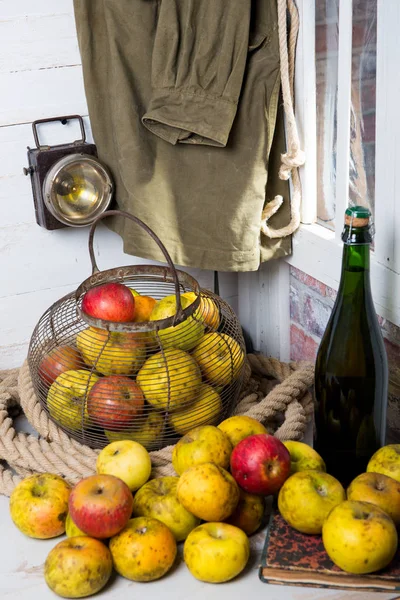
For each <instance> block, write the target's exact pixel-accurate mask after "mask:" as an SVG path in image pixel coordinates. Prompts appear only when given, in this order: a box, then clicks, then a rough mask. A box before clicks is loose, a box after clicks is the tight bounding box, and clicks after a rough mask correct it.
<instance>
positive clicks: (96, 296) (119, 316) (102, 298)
mask: <svg viewBox="0 0 400 600" xmlns="http://www.w3.org/2000/svg"><path fill="white" fill-rule="evenodd" d="M82 310H83V312H85V313H86V314H87V315H89V316H91V317H95V318H96V319H104V320H105V321H117V322H118V323H125V322H126V321H133V317H134V315H135V298H134V297H133V294H132V292H131V291H130V289H129V288H128V287H126V286H125V285H123V284H122V283H105V284H103V285H98V286H96V287H93V288H91V289H90V290H88V291H87V292H86V294H85V295H84V296H83V300H82Z"/></svg>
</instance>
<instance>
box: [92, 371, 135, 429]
mask: <svg viewBox="0 0 400 600" xmlns="http://www.w3.org/2000/svg"><path fill="white" fill-rule="evenodd" d="M143 406H144V395H143V392H142V390H141V389H140V387H139V386H138V384H137V383H136V382H135V381H133V379H130V378H129V377H124V376H123V375H110V376H109V377H102V378H101V379H99V380H98V381H97V382H96V383H95V384H94V386H93V387H92V388H91V390H90V392H89V397H88V401H87V410H88V413H89V415H90V417H91V419H92V421H93V422H94V423H97V425H100V426H101V427H104V428H105V429H109V430H111V431H113V430H120V429H124V428H125V429H129V426H130V425H132V421H133V419H134V418H135V417H138V416H140V415H141V414H142V412H143Z"/></svg>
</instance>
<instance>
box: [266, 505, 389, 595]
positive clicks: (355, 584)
mask: <svg viewBox="0 0 400 600" xmlns="http://www.w3.org/2000/svg"><path fill="white" fill-rule="evenodd" d="M259 575H260V579H261V580H262V581H264V582H265V583H273V584H282V585H297V586H304V587H307V586H309V587H322V588H336V589H344V590H353V591H354V590H365V591H374V592H379V591H381V592H395V591H400V552H399V550H398V551H397V553H396V555H395V557H394V559H393V560H392V562H391V563H390V565H389V566H388V567H386V568H385V569H383V570H382V571H379V572H377V573H371V574H370V575H351V574H349V573H345V572H344V571H342V570H341V569H339V567H337V566H336V565H334V564H333V562H332V561H331V560H330V558H329V556H328V555H327V553H326V552H325V549H324V546H323V543H322V538H321V536H319V535H306V534H304V533H300V532H298V531H296V530H294V529H292V527H290V526H289V525H288V524H287V523H286V522H285V521H284V519H283V518H282V517H281V515H280V514H279V513H278V511H277V510H273V511H272V513H271V516H270V520H269V525H268V529H267V537H266V540H265V544H264V549H263V553H262V559H261V565H260V570H259Z"/></svg>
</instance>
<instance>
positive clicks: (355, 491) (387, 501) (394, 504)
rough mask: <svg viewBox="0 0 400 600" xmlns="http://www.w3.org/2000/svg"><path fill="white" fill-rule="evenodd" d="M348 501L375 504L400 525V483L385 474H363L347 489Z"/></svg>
mask: <svg viewBox="0 0 400 600" xmlns="http://www.w3.org/2000/svg"><path fill="white" fill-rule="evenodd" d="M347 499H348V500H358V501H360V502H370V503H371V504H375V506H379V508H381V509H382V510H384V511H385V512H386V513H387V514H388V515H389V516H390V517H392V519H393V521H394V523H395V524H396V525H400V483H399V482H398V481H396V480H395V479H392V478H391V477H388V476H387V475H383V473H361V475H359V476H358V477H356V478H355V479H353V481H352V482H351V484H350V485H349V487H348V488H347Z"/></svg>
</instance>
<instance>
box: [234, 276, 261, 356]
mask: <svg viewBox="0 0 400 600" xmlns="http://www.w3.org/2000/svg"><path fill="white" fill-rule="evenodd" d="M260 288H261V285H260V272H259V271H251V272H249V273H238V295H239V298H238V313H237V315H238V317H239V321H240V323H241V325H242V327H243V329H244V330H245V331H246V333H247V334H248V335H249V337H250V339H251V342H252V344H253V346H254V349H255V350H256V351H259V350H260V316H261V306H260V298H261V294H260V292H261V290H260Z"/></svg>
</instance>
